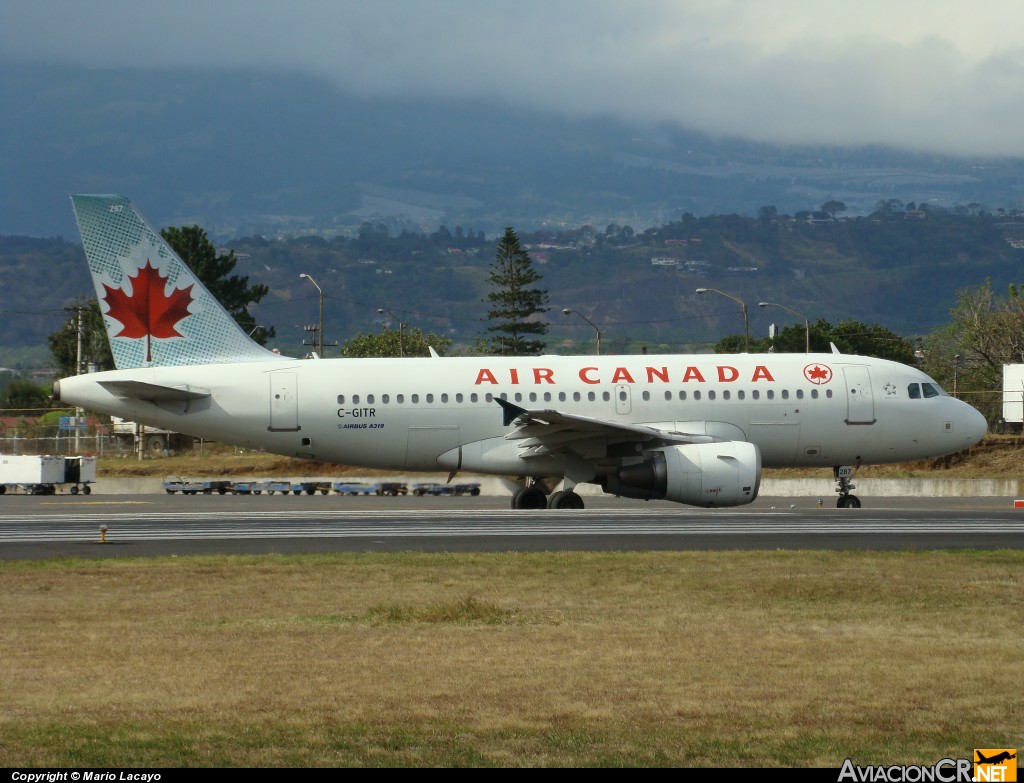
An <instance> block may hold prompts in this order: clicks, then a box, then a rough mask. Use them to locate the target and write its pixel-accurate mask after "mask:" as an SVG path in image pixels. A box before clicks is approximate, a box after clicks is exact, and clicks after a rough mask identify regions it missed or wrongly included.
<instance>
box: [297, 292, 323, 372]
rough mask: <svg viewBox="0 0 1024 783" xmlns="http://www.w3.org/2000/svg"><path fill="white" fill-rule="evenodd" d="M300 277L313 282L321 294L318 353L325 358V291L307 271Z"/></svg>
mask: <svg viewBox="0 0 1024 783" xmlns="http://www.w3.org/2000/svg"><path fill="white" fill-rule="evenodd" d="M299 277H300V278H301V279H302V280H308V281H309V282H311V283H312V284H313V286H314V287H315V288H316V292H317V293H318V294H319V295H320V323H319V330H318V331H317V337H316V339H317V343H318V346H317V351H316V355H317V356H319V357H320V358H321V359H323V358H324V292H323V290H322V289H321V288H320V286H318V285H317V284H316V280H314V279H313V278H312V277H310V276H309V275H307V274H306V273H305V272H302V273H301V274H300V275H299Z"/></svg>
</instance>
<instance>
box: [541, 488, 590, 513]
mask: <svg viewBox="0 0 1024 783" xmlns="http://www.w3.org/2000/svg"><path fill="white" fill-rule="evenodd" d="M548 508H557V509H562V508H568V509H574V510H578V509H581V508H583V498H581V497H580V496H579V495H577V494H576V493H575V492H573V491H572V490H571V489H560V490H559V491H558V492H552V493H551V495H550V496H548Z"/></svg>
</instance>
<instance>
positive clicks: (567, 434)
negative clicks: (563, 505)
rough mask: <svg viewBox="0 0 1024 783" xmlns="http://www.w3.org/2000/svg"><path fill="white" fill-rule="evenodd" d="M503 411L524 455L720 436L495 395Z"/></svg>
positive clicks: (589, 453) (587, 451)
mask: <svg viewBox="0 0 1024 783" xmlns="http://www.w3.org/2000/svg"><path fill="white" fill-rule="evenodd" d="M495 402H497V403H498V404H499V405H500V406H501V407H502V409H503V411H504V423H505V426H510V425H513V426H515V429H514V430H512V432H509V433H508V434H507V435H505V438H506V440H514V441H519V443H518V444H517V445H518V446H519V447H520V449H522V456H523V457H526V458H528V457H542V456H545V455H548V454H553V453H574V454H578V455H579V456H582V457H586V456H592V455H593V452H594V451H595V449H597V447H600V451H603V450H604V449H605V447H607V446H610V445H615V444H623V443H637V444H640V443H645V444H648V445H651V446H661V445H666V444H669V443H711V442H713V441H716V440H719V439H718V438H715V437H714V436H711V435H706V434H703V433H686V432H676V431H673V430H666V429H659V428H657V427H650V426H647V425H644V424H620V423H617V422H613V421H608V420H607V419H597V418H593V417H590V416H579V415H577V414H574V413H563V412H561V411H555V410H527V409H525V408H521V407H519V406H518V405H515V404H514V403H511V402H509V401H508V400H503V399H500V398H497V399H495Z"/></svg>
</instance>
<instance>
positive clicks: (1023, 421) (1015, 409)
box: [1003, 364, 1024, 432]
mask: <svg viewBox="0 0 1024 783" xmlns="http://www.w3.org/2000/svg"><path fill="white" fill-rule="evenodd" d="M1003 425H1004V427H1005V428H1006V430H1008V431H1010V432H1020V431H1021V429H1022V427H1024V364H1004V365H1003Z"/></svg>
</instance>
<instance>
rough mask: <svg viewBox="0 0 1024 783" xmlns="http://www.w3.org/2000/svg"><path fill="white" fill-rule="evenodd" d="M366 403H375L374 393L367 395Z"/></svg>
mask: <svg viewBox="0 0 1024 783" xmlns="http://www.w3.org/2000/svg"><path fill="white" fill-rule="evenodd" d="M366 404H367V405H373V395H372V394H367V395H366Z"/></svg>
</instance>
